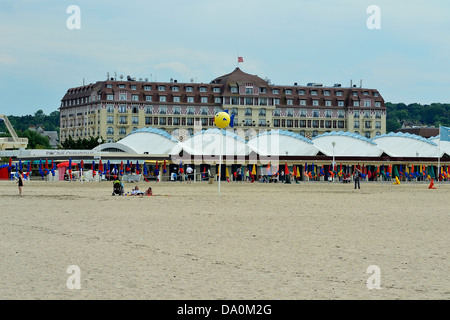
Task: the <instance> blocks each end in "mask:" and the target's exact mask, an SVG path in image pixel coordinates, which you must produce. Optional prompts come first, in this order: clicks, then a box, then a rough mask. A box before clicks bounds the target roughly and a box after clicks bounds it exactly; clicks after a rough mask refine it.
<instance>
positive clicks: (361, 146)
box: [312, 131, 383, 157]
mask: <svg viewBox="0 0 450 320" xmlns="http://www.w3.org/2000/svg"><path fill="white" fill-rule="evenodd" d="M312 142H313V143H314V146H316V147H317V148H318V149H319V150H320V151H321V152H322V153H324V154H325V155H327V156H329V157H332V156H333V154H334V155H335V156H336V157H379V156H381V155H382V154H383V150H381V149H380V148H379V147H378V146H377V145H376V144H375V143H374V142H373V141H372V140H370V139H367V138H365V137H363V136H361V135H359V134H356V133H350V132H347V131H337V132H336V131H332V132H327V133H324V134H322V135H319V136H317V137H315V138H314V139H313V140H312ZM333 142H334V143H335V146H334V151H333Z"/></svg>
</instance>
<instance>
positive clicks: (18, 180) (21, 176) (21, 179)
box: [17, 170, 23, 196]
mask: <svg viewBox="0 0 450 320" xmlns="http://www.w3.org/2000/svg"><path fill="white" fill-rule="evenodd" d="M17 183H18V184H19V196H22V188H23V171H22V170H19V178H18V179H17Z"/></svg>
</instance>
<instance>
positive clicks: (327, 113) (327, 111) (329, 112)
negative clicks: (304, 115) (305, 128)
mask: <svg viewBox="0 0 450 320" xmlns="http://www.w3.org/2000/svg"><path fill="white" fill-rule="evenodd" d="M325 118H331V110H325Z"/></svg>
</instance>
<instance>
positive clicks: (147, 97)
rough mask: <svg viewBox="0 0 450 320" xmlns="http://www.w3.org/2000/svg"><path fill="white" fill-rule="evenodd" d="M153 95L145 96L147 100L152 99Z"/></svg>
mask: <svg viewBox="0 0 450 320" xmlns="http://www.w3.org/2000/svg"><path fill="white" fill-rule="evenodd" d="M152 98H153V97H152V96H145V101H152Z"/></svg>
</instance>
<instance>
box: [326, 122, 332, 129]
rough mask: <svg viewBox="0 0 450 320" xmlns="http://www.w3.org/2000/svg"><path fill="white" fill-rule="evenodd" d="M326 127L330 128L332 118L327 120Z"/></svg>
mask: <svg viewBox="0 0 450 320" xmlns="http://www.w3.org/2000/svg"><path fill="white" fill-rule="evenodd" d="M325 128H326V129H330V128H331V120H325Z"/></svg>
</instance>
